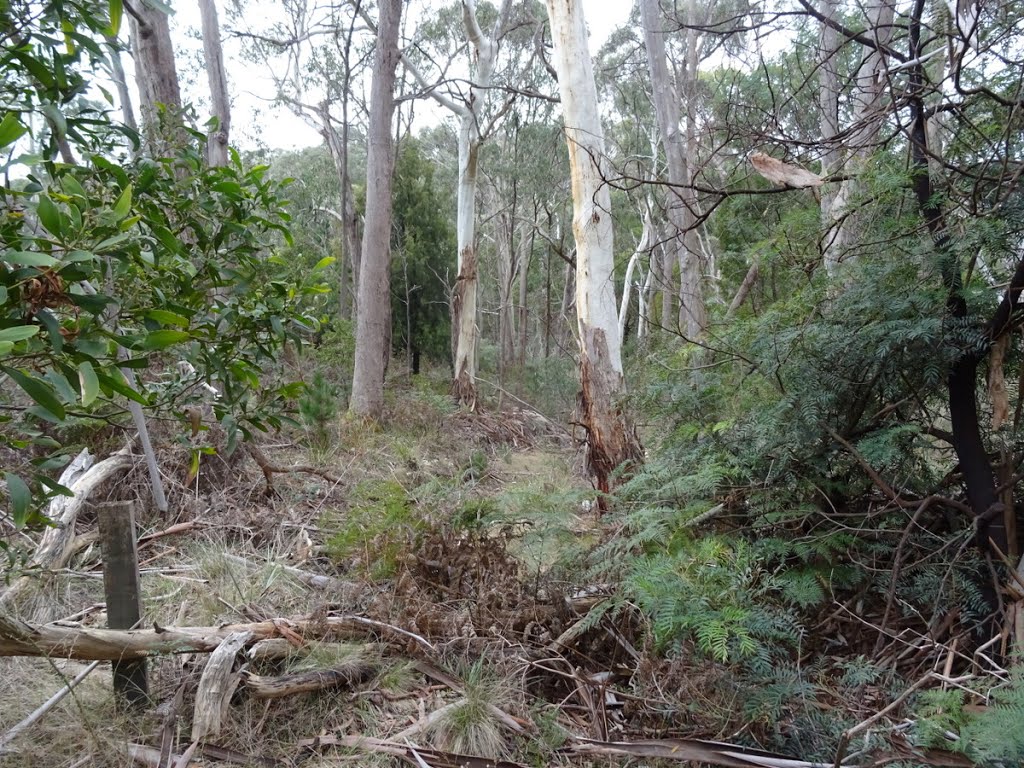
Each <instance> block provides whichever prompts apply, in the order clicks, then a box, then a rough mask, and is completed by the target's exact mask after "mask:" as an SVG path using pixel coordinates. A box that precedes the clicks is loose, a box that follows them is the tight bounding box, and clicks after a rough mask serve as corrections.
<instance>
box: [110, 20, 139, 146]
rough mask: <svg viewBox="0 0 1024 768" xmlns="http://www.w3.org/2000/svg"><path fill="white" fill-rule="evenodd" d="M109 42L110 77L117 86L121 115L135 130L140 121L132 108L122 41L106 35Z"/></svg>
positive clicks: (125, 122) (127, 124)
mask: <svg viewBox="0 0 1024 768" xmlns="http://www.w3.org/2000/svg"><path fill="white" fill-rule="evenodd" d="M105 37H106V40H107V43H108V44H109V45H110V78H111V79H112V80H113V81H114V86H115V87H116V88H117V101H118V105H119V106H120V107H121V117H122V119H123V120H124V124H125V125H126V126H128V127H129V128H131V129H132V130H133V131H138V130H139V123H138V121H137V120H136V119H135V110H134V109H132V97H131V94H130V93H129V91H128V81H127V79H125V76H124V66H123V65H122V64H121V43H119V42H118V40H117V38H116V37H114V36H113V35H106V36H105Z"/></svg>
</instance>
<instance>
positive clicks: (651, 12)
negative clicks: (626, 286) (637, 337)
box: [640, 0, 707, 339]
mask: <svg viewBox="0 0 1024 768" xmlns="http://www.w3.org/2000/svg"><path fill="white" fill-rule="evenodd" d="M695 13H696V10H695V5H694V2H693V0H689V1H688V3H687V24H688V29H687V33H686V46H687V50H686V56H685V60H684V66H683V73H682V76H683V83H682V84H680V83H675V84H674V83H673V82H672V78H671V76H670V74H669V69H668V57H667V55H666V52H665V31H664V24H663V20H662V18H661V12H660V10H659V7H658V0H641V2H640V20H641V23H642V25H643V33H644V44H645V46H646V48H647V66H648V70H649V71H650V75H651V87H652V89H653V101H654V111H655V115H656V117H657V121H658V129H659V132H660V134H661V143H662V146H663V147H664V150H665V160H666V166H667V175H668V182H669V184H670V185H671V186H670V189H669V191H668V193H667V200H666V204H667V207H668V219H669V224H670V225H671V227H672V230H673V231H672V232H671V233H670V235H671V240H670V246H669V247H670V249H671V251H672V252H673V255H674V256H675V261H676V263H677V264H678V265H679V299H680V301H679V328H680V331H681V332H682V333H683V334H684V335H685V336H686V337H687V338H689V339H696V338H698V337H699V336H700V335H701V334H702V333H703V332H704V328H705V326H706V325H707V312H706V310H705V306H704V288H703V265H702V259H701V254H700V248H699V245H698V244H697V243H696V240H695V235H694V232H693V230H694V227H695V221H696V198H695V196H694V194H693V189H692V178H691V171H692V163H691V159H695V158H691V157H690V154H691V153H693V152H694V151H695V149H696V104H695V103H693V102H694V101H695V99H694V96H695V92H696V91H695V88H696V78H697V65H698V63H699V55H698V54H699V51H698V45H699V40H698V35H697V31H696V28H695V25H696V20H695V18H694V15H695ZM680 86H682V87H683V88H684V89H685V90H686V94H687V97H688V101H689V102H691V103H688V104H687V105H686V107H687V109H686V129H685V133H684V132H682V131H680V129H679V124H680V119H681V117H682V109H681V104H680V93H679V87H680ZM672 274H673V266H672V264H671V262H666V263H665V264H663V265H662V270H661V274H660V277H661V280H662V281H663V283H664V284H665V285H666V291H665V294H664V295H663V298H662V301H663V304H662V314H661V317H662V325H664V326H666V327H668V326H669V325H670V324H671V322H672V314H671V311H672V308H671V304H672V301H671V298H670V297H671V293H672V291H671V286H672Z"/></svg>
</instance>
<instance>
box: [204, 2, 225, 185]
mask: <svg viewBox="0 0 1024 768" xmlns="http://www.w3.org/2000/svg"><path fill="white" fill-rule="evenodd" d="M199 13H200V16H201V17H202V25H203V57H204V58H205V59H206V77H207V79H208V80H209V82H210V106H211V112H212V113H213V116H214V117H215V118H217V125H216V127H215V128H213V130H211V131H210V135H209V139H208V143H207V145H206V156H207V162H209V164H210V165H211V166H213V167H217V166H222V165H227V164H228V139H229V138H230V134H231V102H230V100H229V99H228V78H227V74H226V73H225V71H224V51H223V50H222V48H221V44H220V22H219V21H218V19H217V6H216V5H214V0H199Z"/></svg>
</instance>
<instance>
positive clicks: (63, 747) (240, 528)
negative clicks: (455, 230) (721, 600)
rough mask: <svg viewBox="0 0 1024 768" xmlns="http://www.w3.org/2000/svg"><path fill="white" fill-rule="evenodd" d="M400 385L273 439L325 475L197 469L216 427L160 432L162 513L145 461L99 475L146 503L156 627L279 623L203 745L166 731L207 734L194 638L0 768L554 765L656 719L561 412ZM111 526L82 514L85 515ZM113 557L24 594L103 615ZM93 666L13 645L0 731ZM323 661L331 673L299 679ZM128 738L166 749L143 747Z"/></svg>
mask: <svg viewBox="0 0 1024 768" xmlns="http://www.w3.org/2000/svg"><path fill="white" fill-rule="evenodd" d="M389 398H390V400H389V413H388V417H387V419H386V423H387V427H386V428H381V429H378V428H374V427H371V426H367V425H364V424H358V423H354V422H349V421H346V420H345V419H344V418H338V419H335V420H332V421H331V422H330V423H329V424H328V425H327V427H326V428H325V429H320V430H317V432H318V434H306V435H304V434H302V433H296V434H290V435H285V434H282V435H277V436H273V437H270V438H264V440H263V442H262V454H263V455H262V457H261V461H262V463H264V464H265V465H267V466H271V465H273V466H276V467H278V468H289V467H296V466H307V468H309V469H312V470H314V471H290V472H271V473H270V475H269V480H270V487H268V477H267V476H266V475H265V473H264V472H261V470H260V467H259V466H257V463H256V462H254V461H253V458H251V457H250V456H249V455H246V454H245V453H244V452H243V451H238V452H236V453H235V454H234V455H233V456H232V457H231V458H229V459H226V460H225V459H222V458H221V457H220V456H218V455H208V454H202V455H201V456H200V462H199V466H198V472H197V473H194V469H195V466H194V464H193V461H192V456H193V455H195V453H194V452H195V449H196V448H198V447H199V446H201V445H202V444H203V441H206V442H209V443H213V444H216V442H217V440H218V439H219V438H218V435H216V434H215V433H216V430H215V429H214V430H211V431H209V432H207V431H203V432H201V433H200V434H199V436H198V437H196V438H192V439H191V440H190V439H188V438H187V431H186V433H185V434H184V435H182V434H174V433H172V432H171V431H168V432H167V433H166V434H162V435H159V440H158V442H159V444H160V445H161V449H160V455H161V461H162V470H163V473H164V475H165V477H166V478H167V479H168V480H169V481H170V485H171V489H170V497H171V498H170V501H171V512H170V513H169V514H168V515H167V516H161V515H159V514H157V513H156V512H154V511H153V510H152V505H151V503H150V502H149V500H148V488H147V485H146V480H145V477H146V476H145V470H144V465H143V464H142V463H141V460H136V465H135V468H134V469H133V470H132V471H131V472H130V473H129V474H128V475H127V476H125V477H122V478H121V479H119V480H118V481H116V482H114V483H111V484H109V487H105V488H103V489H101V492H100V493H99V494H98V496H97V498H95V499H94V501H102V500H104V499H134V500H136V501H137V504H136V507H137V509H138V510H139V515H138V520H137V525H138V534H139V537H140V541H141V542H142V543H141V544H140V549H139V560H140V566H141V572H142V577H141V578H142V591H143V606H144V608H143V610H144V620H143V622H142V624H143V626H147V627H153V626H159V627H167V626H172V627H185V626H190V627H211V628H215V627H220V626H222V625H225V624H251V623H254V622H262V621H265V620H270V619H273V620H278V619H283V620H284V621H278V622H276V625H277V626H279V628H280V629H279V632H278V633H277V634H278V637H277V638H276V639H275V640H270V641H267V642H266V643H262V644H257V645H256V646H253V647H252V648H249V649H248V650H247V651H243V652H242V653H241V654H239V657H238V661H237V663H236V664H235V669H234V673H233V677H232V678H231V680H230V681H229V684H230V685H235V684H239V688H238V691H237V692H236V693H235V695H234V697H233V698H232V699H231V700H230V705H229V706H227V708H226V710H225V711H224V713H223V715H224V717H223V720H222V722H221V724H220V726H219V728H215V730H214V731H213V732H210V733H208V734H207V735H206V737H205V738H204V739H203V744H202V745H200V746H199V747H198V748H197V749H196V751H195V753H194V755H193V757H191V758H188V759H185V760H182V761H179V762H177V763H175V762H174V760H168V759H167V758H166V757H165V758H164V760H163V762H162V763H160V750H161V747H162V746H163V748H164V751H165V752H167V750H168V747H170V751H171V752H172V753H173V754H181V753H182V752H183V751H184V750H185V749H186V748H187V747H188V746H189V744H190V742H191V741H192V738H191V735H192V734H193V727H194V723H193V712H194V710H195V707H196V704H197V691H198V689H199V684H200V678H201V675H202V673H203V669H204V665H205V663H206V659H207V658H208V654H185V653H182V654H177V655H165V656H160V657H157V658H153V659H151V660H150V661H149V662H148V663H149V677H150V688H151V694H152V700H153V704H154V706H152V707H151V708H149V709H148V710H147V711H145V712H144V713H131V712H129V713H123V712H120V711H119V710H118V708H117V707H116V706H115V702H114V698H113V696H112V693H111V672H110V665H109V664H105V663H104V664H101V665H100V666H99V667H97V668H96V670H95V671H93V672H92V673H91V674H90V675H89V676H88V677H87V678H86V679H85V680H84V682H83V683H82V684H81V685H79V686H78V687H77V688H75V689H74V691H73V692H72V694H71V695H70V696H68V697H67V698H65V699H64V700H63V701H62V702H61V703H60V704H59V705H57V706H56V707H55V708H54V709H53V710H52V711H51V712H49V713H48V714H47V715H46V717H45V718H43V719H42V721H41V722H38V723H36V724H35V725H33V726H32V727H31V728H29V729H27V730H26V731H25V732H24V733H22V734H21V735H20V736H18V737H17V738H16V739H14V740H13V741H12V742H11V743H10V744H9V745H8V746H7V751H6V753H5V754H0V766H3V768H7V767H10V768H14V766H19V767H24V768H30V767H31V766H47V767H50V766H126V765H130V764H133V762H132V760H133V759H135V760H137V761H139V762H141V763H143V764H147V762H148V764H151V765H157V764H163V765H175V764H176V765H182V766H184V765H187V764H196V765H199V764H214V763H216V761H217V760H218V759H220V760H226V761H228V763H231V762H233V763H236V764H239V763H240V764H247V765H294V764H299V763H301V764H302V765H306V766H327V765H343V764H344V765H351V764H355V765H391V764H395V763H397V762H400V761H399V757H404V758H405V759H406V760H408V761H411V762H413V764H417V765H418V764H420V761H422V760H424V759H427V760H429V762H428V763H423V764H429V765H431V766H441V765H449V764H451V765H455V764H456V763H458V764H460V765H463V764H472V765H480V766H482V765H485V764H486V765H494V764H495V763H490V762H485V761H480V762H472V763H465V761H464V760H456V758H455V757H453V754H456V753H457V754H468V755H480V756H484V757H487V758H490V759H492V760H495V759H505V760H508V761H514V762H511V763H509V764H510V765H515V764H522V765H548V764H555V763H561V762H563V761H568V760H569V759H570V758H569V756H568V755H566V754H564V753H559V751H558V750H559V749H560V748H565V747H567V745H568V737H569V734H570V733H574V734H577V735H579V736H581V737H590V738H592V739H595V740H598V741H607V740H615V739H616V738H619V737H625V736H626V735H627V730H629V731H630V734H629V735H632V736H636V735H637V733H638V732H639V731H638V729H641V728H644V727H646V725H643V724H642V721H645V720H646V714H645V717H643V718H635V717H633V714H632V713H631V710H632V711H635V712H640V711H641V710H643V712H644V713H647V709H648V707H647V704H644V705H643V706H640V704H639V703H640V702H643V701H644V700H645V698H646V696H647V694H648V693H649V694H650V695H651V696H653V697H654V698H655V699H660V698H661V697H660V696H659V695H658V694H657V689H656V684H655V683H654V681H653V679H652V678H651V677H650V675H649V670H648V672H647V673H645V672H644V670H642V669H640V667H641V666H642V662H643V661H644V660H645V658H646V657H645V655H644V654H643V653H641V651H639V650H638V649H637V648H635V647H634V645H633V642H632V640H631V639H630V638H631V637H632V636H634V632H633V631H632V630H634V629H635V627H632V628H631V627H628V626H621V622H620V626H614V625H612V624H611V623H605V622H603V621H602V620H601V619H600V618H599V617H597V618H593V619H591V620H588V619H587V617H588V614H589V613H590V611H591V609H593V608H594V607H595V606H596V605H598V604H600V603H601V602H602V601H603V600H605V599H606V598H607V596H608V587H607V586H606V585H600V584H591V583H588V580H587V578H586V574H585V573H584V572H583V570H582V567H581V565H580V564H581V563H582V562H584V559H585V557H584V556H585V554H586V553H587V552H588V551H590V550H592V549H593V547H594V545H595V544H596V543H597V542H598V541H599V540H600V539H601V538H602V536H603V535H604V532H603V531H602V523H601V521H600V520H599V518H598V517H597V516H596V514H595V512H594V511H593V505H592V504H591V501H592V499H593V492H592V490H591V487H590V484H589V482H588V481H587V480H586V478H585V476H584V473H583V471H582V455H581V453H580V451H579V449H578V447H577V445H576V444H575V443H574V442H573V440H572V439H571V436H570V435H569V433H568V432H567V431H566V428H565V427H564V426H562V425H559V424H556V423H554V422H552V421H550V420H548V419H546V418H545V417H542V416H540V414H538V413H536V412H534V411H531V410H528V409H525V408H516V409H512V410H506V411H503V412H501V413H498V412H493V411H484V412H482V413H480V414H477V415H468V414H463V413H459V412H457V411H455V410H454V409H453V408H452V407H451V406H450V404H449V401H448V398H447V397H446V396H445V395H444V394H443V391H441V388H440V387H438V386H433V387H432V386H431V385H430V384H429V383H428V384H426V385H415V386H413V385H405V386H402V387H399V388H396V389H393V390H392V391H390V392H389ZM176 428H177V427H176ZM182 429H185V428H182ZM109 443H110V448H111V450H115V449H116V447H117V440H116V439H113V438H112V439H111V440H110V441H109ZM101 455H102V454H101ZM193 474H194V476H190V475H193ZM95 525H96V519H95V515H94V513H86V514H83V515H79V518H78V520H77V522H76V526H77V527H76V534H77V535H78V536H79V537H82V536H83V535H84V536H86V538H87V536H88V533H89V531H91V530H92V529H93V528H94V527H95ZM162 532H168V533H167V535H159V534H161V533H162ZM153 534H158V535H157V536H155V537H154V536H153ZM147 536H150V537H152V538H146V537H147ZM101 570H102V559H101V552H100V549H99V546H98V545H96V544H89V545H87V546H85V547H84V548H83V549H82V550H81V551H80V552H79V553H78V554H77V555H76V556H75V557H74V559H73V560H72V561H71V562H70V563H69V565H68V567H67V568H64V569H62V570H61V571H59V572H57V573H51V574H49V575H48V576H47V577H46V578H45V579H36V580H33V581H32V583H31V584H30V585H29V588H28V589H26V590H23V591H22V592H21V593H20V594H19V595H18V597H17V599H16V601H15V604H14V605H13V606H9V607H10V608H13V611H14V612H15V613H16V614H17V615H18V616H19V617H21V618H22V619H24V620H25V621H28V622H32V623H37V624H38V623H44V622H54V621H62V622H63V623H64V624H65V625H67V626H71V627H104V626H106V617H105V606H104V604H103V600H104V598H103V581H102V578H101ZM314 575H315V576H326V577H329V578H327V579H315V578H313V576H314ZM341 617H347V619H352V621H348V622H347V623H346V624H345V627H344V630H342V629H341V628H340V627H341V624H340V623H339V621H340V618H341ZM347 619H346V621H347ZM303 620H305V621H306V622H307V623H306V624H300V623H299V622H301V621H303ZM332 622H333V623H332ZM627 624H628V622H627ZM301 627H307V628H308V627H312V628H313V629H310V630H309V631H308V632H306V631H305V630H303V629H301ZM300 634H302V635H303V636H302V637H300ZM261 649H262V650H261ZM85 667H86V662H80V661H71V660H59V659H52V658H51V659H37V658H3V659H0V677H2V679H3V681H4V683H3V693H2V695H0V735H2V734H3V733H4V732H5V731H6V730H7V729H8V728H10V727H11V726H13V725H14V724H15V723H17V722H18V721H19V720H21V719H22V718H23V717H25V716H27V715H28V714H29V713H30V712H32V711H33V709H35V708H36V707H37V706H39V705H40V704H41V703H43V702H44V701H45V700H46V699H47V698H48V697H49V696H50V695H51V694H53V693H54V692H55V691H56V690H58V689H59V688H60V687H61V686H62V685H63V684H64V683H65V682H66V681H67V680H68V679H70V678H72V677H74V676H75V675H76V674H78V673H79V672H81V671H82V670H83V669H84V668H85ZM332 676H333V677H332ZM310 679H313V680H315V681H316V682H314V683H312V685H313V686H319V685H326V687H325V688H323V689H322V690H316V691H313V692H295V690H294V689H295V687H296V686H301V685H302V684H303V681H305V684H309V680H310ZM620 679H621V680H625V679H628V680H630V681H631V682H630V685H629V688H628V690H629V691H630V693H629V694H628V698H627V697H626V695H625V694H622V693H615V692H614V690H615V688H616V686H615V682H616V680H620ZM325 681H326V682H325ZM329 683H333V685H332V684H329ZM268 696H274V697H272V698H271V697H268ZM648 714H649V713H648ZM669 725H670V723H662V724H660V725H659V727H657V728H656V729H654V730H651V731H650V733H651V734H652V735H663V734H664V733H665V732H666V726H669ZM627 726H628V728H627ZM668 730H677V729H673V728H669V729H668ZM355 741H358V742H359V744H358V745H354V742H355ZM129 745H143V746H145V747H149V748H150V749H151V750H152V751H150V752H146V751H145V750H141V751H140V750H139V749H138V748H135V749H136V751H135V756H134V758H133V757H132V755H131V754H130V750H131V749H132V747H130V746H129ZM212 745H215V746H212ZM411 745H416V746H415V747H412V746H411ZM407 747H408V748H409V749H411V750H412V751H409V750H408V749H407ZM592 748H593V749H598V747H592ZM575 749H576V750H577V751H579V752H581V753H585V752H586V748H585V747H581V746H580V744H579V743H577V744H576V746H575ZM606 759H607V758H602V759H601V760H602V763H604V761H605V760H606ZM189 760H191V761H192V762H189ZM574 762H575V764H577V765H579V764H586V762H587V761H586V760H583V761H582V763H581V759H580V755H577V756H576V757H575V760H574ZM498 764H500V763H498Z"/></svg>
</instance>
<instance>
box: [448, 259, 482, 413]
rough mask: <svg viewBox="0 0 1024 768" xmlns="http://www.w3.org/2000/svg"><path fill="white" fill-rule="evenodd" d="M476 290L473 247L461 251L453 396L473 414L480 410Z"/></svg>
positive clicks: (454, 308)
mask: <svg viewBox="0 0 1024 768" xmlns="http://www.w3.org/2000/svg"><path fill="white" fill-rule="evenodd" d="M476 288H477V258H476V248H475V247H474V246H473V244H472V243H470V244H468V245H466V246H465V247H464V248H462V249H461V250H460V251H459V276H458V278H457V279H456V281H455V289H454V290H453V291H452V350H453V353H454V355H455V377H454V378H453V380H452V396H453V397H454V398H455V400H456V402H458V403H459V404H460V405H462V406H464V407H466V408H468V409H469V410H471V411H472V410H475V409H476V337H477V327H476V293H477V291H476Z"/></svg>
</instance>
